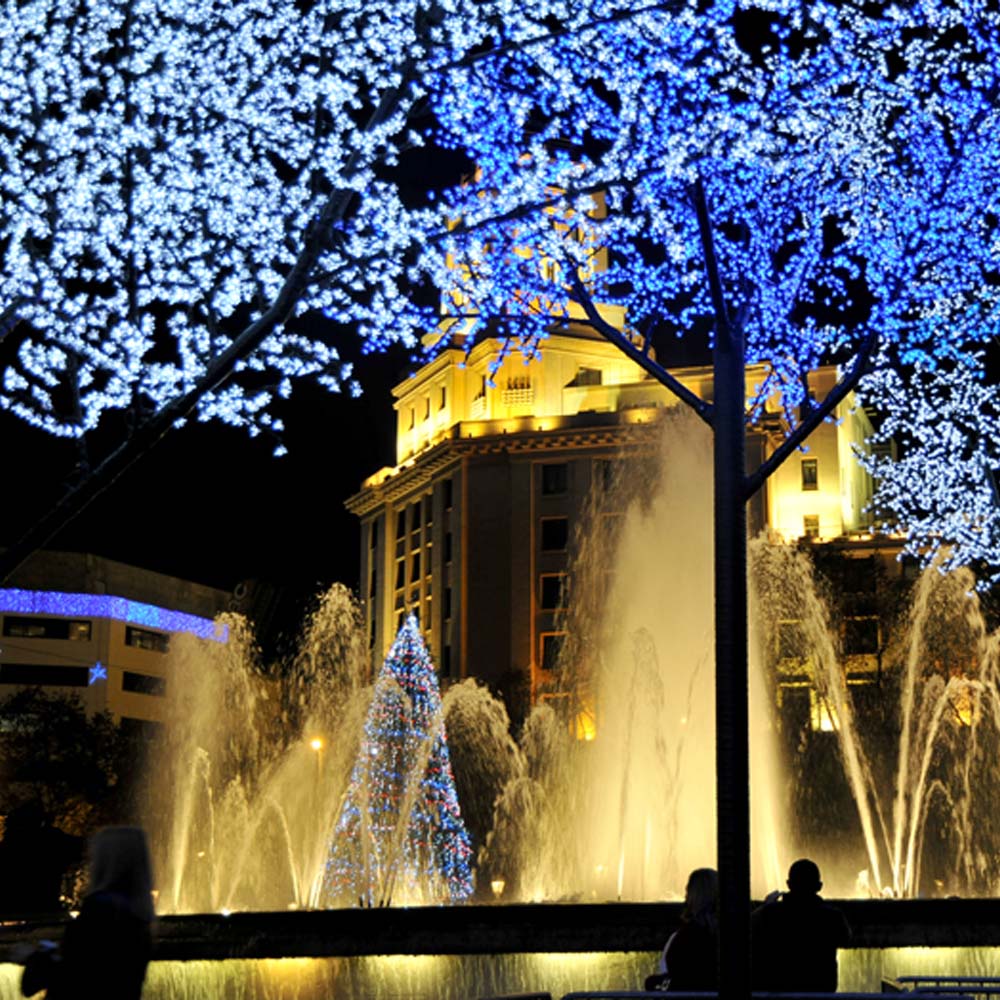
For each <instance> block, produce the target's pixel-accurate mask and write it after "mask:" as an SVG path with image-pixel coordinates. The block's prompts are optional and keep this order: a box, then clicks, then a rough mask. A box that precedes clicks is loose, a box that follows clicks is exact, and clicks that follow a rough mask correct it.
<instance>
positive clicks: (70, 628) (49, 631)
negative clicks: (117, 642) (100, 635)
mask: <svg viewBox="0 0 1000 1000" xmlns="http://www.w3.org/2000/svg"><path fill="white" fill-rule="evenodd" d="M3 634H4V635H8V636H17V637H19V638H23V639H75V640H77V641H82V642H88V641H89V640H90V622H89V621H79V620H77V621H73V620H70V619H68V618H22V617H20V616H18V615H5V616H4V620H3Z"/></svg>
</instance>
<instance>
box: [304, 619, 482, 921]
mask: <svg viewBox="0 0 1000 1000" xmlns="http://www.w3.org/2000/svg"><path fill="white" fill-rule="evenodd" d="M471 854H472V849H471V846H470V842H469V835H468V833H467V832H466V829H465V825H464V823H463V822H462V816H461V812H460V809H459V804H458V796H457V794H456V792H455V779H454V776H453V774H452V770H451V760H450V757H449V754H448V740H447V736H446V734H445V729H444V719H443V715H442V710H441V695H440V693H439V691H438V683H437V675H436V674H435V672H434V664H433V662H432V661H431V658H430V655H429V653H428V652H427V647H426V646H425V645H424V640H423V637H422V636H421V634H420V626H419V625H418V623H417V620H416V618H415V617H414V616H413V615H409V616H407V618H406V620H405V621H404V622H403V624H402V626H401V627H400V630H399V634H398V635H397V636H396V640H395V642H393V644H392V648H391V649H390V650H389V654H388V656H386V658H385V663H384V664H383V665H382V669H381V671H380V673H379V676H378V679H377V680H376V683H375V693H374V697H373V700H372V704H371V708H370V709H369V711H368V716H367V718H366V720H365V727H364V735H363V737H362V741H361V747H360V749H359V751H358V757H357V761H356V763H355V765H354V769H353V771H352V773H351V779H350V784H349V786H348V789H347V793H346V796H345V799H344V805H343V808H342V810H341V813H340V816H339V818H338V820H337V824H336V828H335V832H334V836H333V840H332V846H331V849H330V858H329V860H328V862H327V866H326V875H325V878H324V886H323V891H324V896H325V900H324V905H328V906H329V905H338V904H339V905H344V904H348V905H351V904H355V905H356V904H357V903H359V902H360V903H362V905H366V906H383V905H388V904H389V903H390V902H391V901H393V900H395V901H397V902H399V901H400V900H403V901H419V902H423V903H431V902H457V901H459V900H462V899H466V898H467V897H468V896H469V895H471V893H472V888H473V883H472V871H471V867H470V862H471Z"/></svg>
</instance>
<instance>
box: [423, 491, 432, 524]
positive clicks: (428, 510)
mask: <svg viewBox="0 0 1000 1000" xmlns="http://www.w3.org/2000/svg"><path fill="white" fill-rule="evenodd" d="M433 521H434V504H433V503H432V502H431V498H430V497H429V496H426V497H424V524H426V525H427V527H428V528H429V527H430V526H431V524H432V523H433Z"/></svg>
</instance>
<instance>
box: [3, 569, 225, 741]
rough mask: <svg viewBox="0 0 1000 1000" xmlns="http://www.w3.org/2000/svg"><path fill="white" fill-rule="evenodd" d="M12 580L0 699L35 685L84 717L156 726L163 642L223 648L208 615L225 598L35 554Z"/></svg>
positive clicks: (163, 682)
mask: <svg viewBox="0 0 1000 1000" xmlns="http://www.w3.org/2000/svg"><path fill="white" fill-rule="evenodd" d="M12 582H13V583H14V584H16V586H14V587H10V588H4V589H0V634H2V638H0V698H3V697H5V696H6V695H8V694H11V693H13V692H14V691H15V690H16V689H17V688H18V687H24V686H31V687H38V686H40V687H45V688H51V689H54V690H57V691H60V692H64V693H71V694H73V695H74V696H75V697H77V698H79V699H80V700H81V701H82V702H83V704H84V705H85V707H86V709H87V710H88V711H89V712H99V711H104V710H107V711H108V712H110V713H111V715H112V716H113V717H115V718H119V719H132V720H139V721H142V722H160V721H162V720H163V718H164V717H165V708H166V706H165V701H164V695H166V694H167V693H168V692H169V683H168V679H169V674H170V669H171V668H170V657H169V656H168V655H166V654H167V651H168V649H169V648H170V644H171V640H172V639H174V638H179V637H182V636H190V637H192V638H194V639H196V640H199V641H203V642H216V643H225V642H227V641H228V629H227V627H226V626H225V625H223V624H221V623H219V624H217V623H216V622H215V621H214V620H213V618H212V617H210V615H212V614H217V613H219V612H221V611H224V610H226V609H227V607H228V606H229V604H230V602H231V600H232V595H230V594H228V593H226V592H224V591H218V590H214V589H212V588H209V587H203V586H201V585H199V584H194V583H190V582H188V581H184V580H176V579H174V578H172V577H167V576H163V575H161V574H158V573H152V572H148V571H145V570H139V569H136V568H134V567H131V566H125V565H124V564H122V563H116V562H113V561H112V560H108V559H101V558H98V557H94V556H89V555H78V554H76V553H59V552H38V553H36V554H35V555H34V556H33V557H32V558H31V559H30V560H29V561H28V562H27V563H26V564H25V565H24V566H23V567H22V568H21V569H20V570H19V571H18V572H17V574H15V576H14V579H13V580H12ZM59 585H61V586H62V588H63V589H59V590H56V589H53V586H59ZM171 605H172V606H171Z"/></svg>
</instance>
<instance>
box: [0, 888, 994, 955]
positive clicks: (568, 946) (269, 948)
mask: <svg viewBox="0 0 1000 1000" xmlns="http://www.w3.org/2000/svg"><path fill="white" fill-rule="evenodd" d="M835 902H836V905H837V906H838V907H840V908H841V909H842V910H843V912H844V914H845V915H846V916H847V919H848V921H849V922H850V924H851V928H852V930H853V940H852V944H851V949H849V950H855V949H881V948H912V947H921V948H968V947H1000V906H998V904H997V901H996V900H993V899H906V900H857V899H849V900H837V901H835ZM680 912H681V904H680V903H602V904H579V903H530V904H518V905H510V906H474V905H469V906H449V907H393V908H388V909H369V910H364V909H354V910H318V911H297V912H287V913H233V914H230V915H229V916H222V915H221V914H191V915H185V916H172V917H161V918H160V919H159V920H158V921H157V931H156V938H157V940H156V952H155V958H156V960H157V961H181V962H185V961H199V960H224V959H265V958H328V957H359V956H372V955H379V956H389V955H411V956H418V955H426V956H437V955H511V954H528V953H546V954H568V953H576V954H585V953H595V952H601V953H632V952H643V953H644V952H655V951H658V950H659V949H660V948H661V947H662V945H663V941H664V940H665V939H666V936H667V934H668V933H669V931H670V930H671V929H672V928H674V927H675V926H676V925H677V922H678V920H679V918H680ZM64 923H65V921H57V920H53V921H30V922H29V921H25V922H20V923H7V924H5V925H2V926H0V962H10V961H12V955H13V950H14V949H15V948H16V946H17V945H19V944H22V943H24V942H31V941H37V940H41V939H43V938H49V939H53V938H58V937H59V936H60V935H61V933H62V926H63V924H64Z"/></svg>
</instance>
